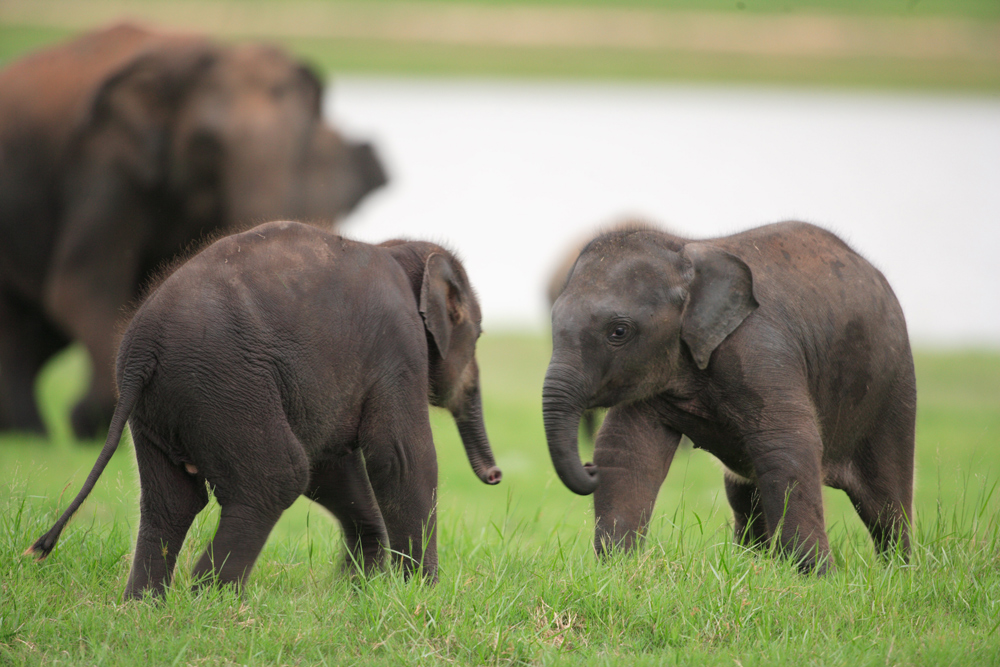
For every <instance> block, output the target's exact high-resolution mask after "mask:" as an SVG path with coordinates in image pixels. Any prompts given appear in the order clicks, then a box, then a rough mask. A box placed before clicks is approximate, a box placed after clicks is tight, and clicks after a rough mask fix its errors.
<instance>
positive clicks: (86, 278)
mask: <svg viewBox="0 0 1000 667" xmlns="http://www.w3.org/2000/svg"><path fill="white" fill-rule="evenodd" d="M93 171H94V173H89V172H88V173H86V174H83V176H82V180H81V183H80V184H79V192H81V193H85V194H82V195H81V199H82V201H79V202H77V205H76V206H74V207H72V208H71V210H70V211H69V212H68V213H67V220H66V223H65V225H64V226H63V231H62V236H61V237H60V238H59V239H58V242H57V244H56V247H55V250H54V252H53V257H52V264H51V266H50V268H49V273H48V279H47V283H46V286H45V296H44V300H45V308H46V314H47V315H48V316H49V317H50V318H52V319H53V320H54V321H55V322H56V323H57V324H58V325H59V326H60V327H61V328H62V329H63V331H65V332H67V333H68V334H69V335H70V336H71V337H72V338H74V339H76V340H79V341H81V342H82V343H83V344H84V346H86V348H87V352H88V353H89V354H90V360H91V362H92V374H91V381H90V389H89V391H88V392H87V395H86V396H84V398H83V399H82V400H81V401H80V402H79V403H77V405H76V406H75V407H74V408H73V413H72V417H71V420H72V424H73V431H74V433H75V434H76V436H77V437H78V438H94V437H96V436H98V435H99V434H100V433H101V432H102V431H106V430H107V428H108V424H109V423H110V421H111V415H112V413H113V412H114V407H115V384H114V369H115V352H116V350H117V347H118V345H117V341H116V335H115V334H116V323H117V322H118V319H119V318H120V317H121V316H122V315H123V314H124V312H125V309H126V306H127V304H128V303H129V302H130V301H131V300H132V299H133V298H134V297H135V296H136V292H137V290H138V288H139V284H140V282H141V280H142V276H140V275H139V274H140V262H141V256H142V254H143V250H144V246H145V244H146V242H147V239H148V237H149V234H150V230H151V229H152V226H153V222H152V221H151V220H150V219H149V216H148V215H147V213H146V210H145V204H144V201H143V197H142V195H141V194H140V193H137V192H134V188H133V187H132V186H131V185H130V184H129V183H126V182H123V181H122V180H120V179H118V178H117V177H115V178H110V177H108V176H107V174H109V173H117V172H118V170H116V169H111V168H108V169H106V170H104V171H102V170H100V169H95V170H93Z"/></svg>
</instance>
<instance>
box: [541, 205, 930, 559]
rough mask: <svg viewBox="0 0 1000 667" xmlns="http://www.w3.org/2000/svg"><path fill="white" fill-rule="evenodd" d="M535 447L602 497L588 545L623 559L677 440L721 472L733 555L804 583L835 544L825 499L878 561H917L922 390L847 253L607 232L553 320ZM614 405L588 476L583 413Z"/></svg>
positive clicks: (777, 233) (887, 312)
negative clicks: (774, 551)
mask: <svg viewBox="0 0 1000 667" xmlns="http://www.w3.org/2000/svg"><path fill="white" fill-rule="evenodd" d="M552 338H553V341H552V345H553V351H552V361H551V363H550V365H549V369H548V373H547V375H546V378H545V385H544V390H543V412H544V418H545V432H546V437H547V439H548V444H549V451H550V454H551V456H552V462H553V464H554V465H555V468H556V471H557V472H558V473H559V477H560V479H562V481H563V483H564V484H566V486H567V487H569V488H570V489H571V490H572V491H575V492H576V493H579V494H588V493H594V507H595V515H596V536H595V547H596V549H597V551H598V553H603V552H604V551H606V550H607V549H609V548H611V547H619V548H624V549H628V548H631V547H632V546H633V545H634V543H635V542H636V540H637V538H638V536H640V535H641V534H642V532H643V530H644V529H645V526H646V524H647V522H648V521H649V517H650V514H651V512H652V510H653V503H654V501H655V500H656V494H657V491H658V490H659V488H660V485H661V484H662V483H663V480H664V478H665V477H666V475H667V470H668V469H669V467H670V462H671V459H672V458H673V456H674V452H675V451H676V449H677V444H678V442H679V441H680V438H681V434H684V435H687V436H688V437H689V438H690V439H691V440H692V442H693V443H694V445H695V447H700V448H702V449H705V450H707V451H709V452H711V453H712V454H714V455H715V456H716V457H717V458H718V459H719V460H721V461H722V463H724V464H725V466H726V469H727V470H726V473H725V484H726V494H727V496H728V498H729V503H730V505H731V506H732V509H733V515H734V518H735V524H736V537H737V539H738V540H740V541H742V542H744V543H748V544H753V545H763V544H765V543H767V541H769V540H770V539H771V538H772V537H776V538H777V542H778V545H779V547H780V548H781V549H782V550H783V551H784V552H786V553H790V554H792V555H794V556H795V557H796V558H797V559H798V561H799V564H800V567H801V569H803V570H804V571H817V572H823V571H825V570H826V569H827V568H828V567H829V566H830V565H831V563H830V547H829V544H828V542H827V537H826V531H825V527H824V520H823V498H822V495H821V487H822V485H823V484H827V485H829V486H832V487H834V488H838V489H843V490H844V491H846V492H847V494H848V495H849V496H850V498H851V501H852V502H853V503H854V506H855V507H856V508H857V511H858V514H860V515H861V519H862V520H863V521H864V523H865V525H866V526H867V527H868V530H869V532H870V533H871V535H872V537H873V538H874V540H875V544H876V547H877V548H878V550H879V551H880V552H881V553H883V554H884V553H886V552H889V551H891V550H893V549H895V548H899V549H900V551H902V552H903V553H904V554H905V553H907V552H908V550H909V523H908V522H909V521H910V520H911V518H912V509H911V501H912V492H913V450H914V422H915V415H916V381H915V379H914V373H913V356H912V354H911V352H910V344H909V341H908V337H907V333H906V323H905V322H904V320H903V312H902V310H901V309H900V307H899V303H898V302H897V301H896V297H895V296H894V295H893V293H892V290H891V289H890V288H889V285H888V283H887V282H886V280H885V278H884V277H883V276H882V274H881V273H879V271H878V270H876V269H875V268H874V267H872V265H871V264H869V263H868V262H867V261H865V260H864V258H862V257H861V256H860V255H858V254H857V253H855V252H854V251H853V250H851V249H850V248H849V247H848V246H847V245H846V244H844V242H843V241H841V240H840V239H839V238H837V237H836V236H834V235H833V234H830V233H829V232H826V231H824V230H822V229H819V228H817V227H814V226H812V225H808V224H804V223H799V222H785V223H779V224H775V225H768V226H764V227H760V228H757V229H751V230H749V231H747V232H744V233H742V234H736V235H734V236H728V237H725V238H718V239H712V240H707V241H691V240H688V239H683V238H679V237H677V236H673V235H671V234H668V233H666V232H661V231H654V230H645V231H642V230H631V231H628V230H626V231H613V232H610V233H608V234H605V235H603V236H600V237H598V238H597V239H595V240H594V241H592V242H591V243H590V244H589V245H588V246H587V247H586V248H585V249H584V250H583V252H582V253H581V254H580V257H579V258H578V259H577V261H576V264H575V266H574V267H573V269H572V272H571V274H570V277H569V280H568V283H567V285H566V288H565V290H564V291H563V293H562V294H561V296H559V298H558V300H557V301H556V302H555V305H554V306H553V309H552ZM594 407H609V408H611V410H610V411H609V412H608V415H607V418H606V420H605V422H604V425H603V427H602V428H601V430H600V432H599V433H598V435H597V441H596V444H595V450H594V465H592V466H591V465H589V464H588V465H587V466H584V465H581V463H580V458H579V453H578V449H577V441H576V435H577V427H578V424H579V420H580V415H581V414H582V413H583V411H584V410H588V409H590V408H594Z"/></svg>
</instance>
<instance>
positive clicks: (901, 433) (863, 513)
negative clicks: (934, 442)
mask: <svg viewBox="0 0 1000 667" xmlns="http://www.w3.org/2000/svg"><path fill="white" fill-rule="evenodd" d="M915 394H916V390H915V388H914V387H913V384H912V382H897V383H896V385H895V386H894V387H893V390H892V392H891V394H890V397H889V400H887V401H886V402H885V408H884V409H883V410H882V411H881V414H880V415H879V418H878V419H877V420H875V428H874V431H873V433H871V434H870V435H869V437H867V438H866V439H865V440H864V441H862V443H861V446H860V447H858V449H857V450H856V451H855V452H854V456H853V457H852V460H851V473H852V474H851V475H850V476H849V477H848V479H847V480H846V483H845V484H844V485H843V488H844V491H846V492H847V495H848V497H849V498H850V499H851V502H852V503H853V505H854V508H855V509H856V510H857V512H858V516H860V517H861V520H862V521H863V522H864V524H865V526H866V527H867V528H868V532H869V533H870V534H871V536H872V540H873V541H874V543H875V549H876V551H877V552H878V553H879V555H881V556H882V557H889V556H891V555H893V554H894V553H896V552H897V551H898V552H899V553H900V554H901V555H902V556H903V558H908V557H909V552H910V530H911V528H912V522H913V456H914V436H915V423H916V396H915Z"/></svg>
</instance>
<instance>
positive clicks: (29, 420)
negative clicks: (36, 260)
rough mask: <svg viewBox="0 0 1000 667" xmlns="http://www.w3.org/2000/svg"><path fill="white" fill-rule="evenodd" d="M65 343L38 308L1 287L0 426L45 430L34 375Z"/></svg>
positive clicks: (37, 430) (41, 431)
mask: <svg viewBox="0 0 1000 667" xmlns="http://www.w3.org/2000/svg"><path fill="white" fill-rule="evenodd" d="M68 344H69V339H68V338H66V337H65V336H64V335H63V334H62V333H61V332H60V331H59V330H58V329H57V328H56V327H55V326H54V325H52V324H51V323H50V322H49V321H48V320H47V319H46V318H45V316H44V315H43V314H42V313H41V312H40V311H38V309H36V308H34V307H32V306H30V305H28V304H27V303H25V302H23V301H22V300H20V299H17V298H15V297H13V296H10V295H8V294H4V293H3V292H2V291H0V430H6V429H17V430H21V431H33V432H36V433H44V432H45V425H44V424H43V422H42V417H41V414H40V413H39V412H38V406H37V404H36V403H35V379H36V377H37V376H38V372H39V371H40V370H41V369H42V366H43V365H44V364H45V362H46V361H48V360H49V358H50V357H52V355H54V354H55V353H56V352H58V351H59V350H61V349H62V348H64V347H66V345H68Z"/></svg>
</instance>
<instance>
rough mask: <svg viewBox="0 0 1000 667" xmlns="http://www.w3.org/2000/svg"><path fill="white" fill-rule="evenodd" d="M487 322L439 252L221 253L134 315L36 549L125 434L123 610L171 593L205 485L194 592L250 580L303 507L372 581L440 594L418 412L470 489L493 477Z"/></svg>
mask: <svg viewBox="0 0 1000 667" xmlns="http://www.w3.org/2000/svg"><path fill="white" fill-rule="evenodd" d="M480 319H481V315H480V311H479V304H478V302H477V301H476V298H475V295H474V293H473V290H472V287H471V285H470V284H469V280H468V277H467V276H466V273H465V269H464V268H463V267H462V265H461V263H459V261H458V260H457V259H455V257H454V256H453V255H452V254H451V253H449V252H448V251H446V250H444V249H443V248H441V247H439V246H437V245H435V244H432V243H423V242H418V241H408V242H404V241H392V242H387V243H384V244H382V245H381V246H374V245H369V244H366V243H358V242H353V241H349V240H347V239H344V238H341V237H339V236H336V235H333V234H330V233H327V232H324V231H322V230H320V229H317V228H315V227H312V226H309V225H303V224H300V223H294V222H274V223H267V224H264V225H260V226H258V227H255V228H254V229H252V230H249V231H247V232H243V233H241V234H236V235H234V236H230V237H226V238H225V239H222V240H220V241H217V242H216V243H214V244H212V245H211V246H209V247H208V248H206V249H205V250H203V251H202V252H201V253H199V254H198V255H196V256H195V257H193V258H192V259H191V260H189V261H188V262H187V263H185V264H184V265H182V266H181V267H180V268H178V269H177V271H176V272H174V273H173V274H172V275H171V276H170V277H169V278H167V279H166V280H165V281H164V282H163V283H162V284H161V285H160V286H159V287H158V288H157V289H156V290H155V291H154V292H153V293H152V294H151V295H150V296H149V298H148V299H147V300H146V301H145V302H144V303H143V305H142V306H141V307H140V309H139V310H138V312H137V313H136V315H135V317H134V318H133V319H132V322H131V324H130V325H129V328H128V329H127V330H126V332H125V334H124V337H123V339H122V343H121V347H120V349H119V352H118V364H117V381H118V385H119V389H120V393H121V398H120V400H119V402H118V406H117V408H116V411H115V413H114V417H113V419H112V425H111V431H110V433H109V436H108V440H107V442H106V443H105V446H104V449H103V450H102V451H101V455H100V456H99V458H98V461H97V463H96V464H95V467H94V470H93V471H92V472H91V474H90V476H89V477H88V479H87V482H86V484H85V485H84V488H83V490H82V491H81V492H80V494H79V495H78V496H77V497H76V499H75V500H74V501H73V503H72V504H71V506H70V508H69V509H68V510H67V511H66V512H65V513H64V514H63V516H62V517H61V518H60V519H59V521H58V522H57V523H56V525H55V526H54V527H53V528H52V530H50V531H49V532H48V533H46V534H45V535H44V536H43V537H41V538H40V539H39V540H38V541H37V542H36V543H35V544H34V545H33V546H32V548H31V549H30V550H29V551H33V552H34V553H35V554H36V555H38V556H39V557H45V556H46V555H48V553H49V552H50V551H51V550H52V548H53V546H54V545H55V542H56V540H57V539H58V537H59V534H60V532H61V531H62V528H63V527H64V526H65V524H66V522H67V521H68V520H69V518H70V517H71V516H72V514H73V512H74V511H75V510H76V509H77V508H78V507H79V506H80V504H81V503H82V502H83V500H84V499H85V498H86V496H87V494H88V493H89V492H90V490H91V489H92V488H93V485H94V483H95V482H96V481H97V478H98V477H99V476H100V473H101V471H102V470H103V469H104V466H105V465H106V464H107V462H108V460H109V459H110V457H111V455H112V454H113V453H114V451H115V448H116V447H117V446H118V440H119V438H120V436H121V434H122V430H123V428H124V426H125V420H126V419H128V420H129V421H128V423H129V426H130V430H131V433H132V438H133V441H134V443H135V453H136V460H137V462H138V469H139V480H140V484H141V487H142V495H141V499H140V521H139V534H138V537H137V540H136V549H135V557H134V562H133V566H132V573H131V575H130V576H129V581H128V585H127V587H126V591H125V596H126V598H133V597H141V596H142V595H143V593H144V592H145V591H151V592H152V593H153V594H156V595H161V594H162V593H163V592H164V590H165V587H166V586H167V585H168V584H169V581H170V578H171V575H172V571H173V567H174V563H175V559H176V557H177V552H178V551H179V549H180V547H181V544H182V543H183V541H184V537H185V535H186V533H187V531H188V528H189V527H190V525H191V522H192V521H193V520H194V518H195V516H196V515H197V514H198V513H199V512H200V511H201V510H202V508H203V507H204V506H205V504H206V502H207V500H208V498H207V493H206V482H207V483H208V485H210V486H211V487H212V489H213V492H214V494H215V497H216V498H217V499H218V501H219V504H220V506H221V508H222V509H221V518H220V521H219V527H218V530H217V531H216V534H215V537H214V539H213V540H212V544H211V545H210V546H209V548H208V549H207V550H206V552H205V554H204V556H202V558H201V560H200V561H199V563H198V564H197V566H196V567H195V577H196V579H200V578H201V577H202V576H206V575H207V576H212V577H213V578H214V579H215V580H217V581H219V582H221V583H237V584H238V583H241V582H243V581H244V580H245V578H246V577H247V576H248V574H249V572H250V569H251V568H252V567H253V564H254V561H255V560H256V558H257V556H258V554H259V552H260V550H261V548H262V547H263V546H264V542H265V541H266V540H267V536H268V534H269V533H270V531H271V528H272V527H273V526H274V524H275V522H276V521H277V520H278V518H279V517H280V516H281V513H282V512H283V511H284V510H285V509H286V508H287V507H289V506H290V505H291V504H292V502H294V501H295V499H296V498H298V497H299V496H300V495H303V494H305V495H306V496H308V497H309V498H311V499H313V500H315V501H316V502H318V503H320V504H321V505H323V506H324V507H326V508H327V509H329V510H330V512H331V513H333V514H334V516H336V517H337V518H338V519H339V520H340V522H341V524H342V526H343V528H344V533H345V538H346V542H347V546H348V548H349V550H350V552H351V558H354V559H357V560H358V561H359V562H363V564H364V566H365V568H366V569H370V568H371V567H375V566H378V565H379V564H381V563H384V562H385V561H386V558H387V553H388V549H391V550H392V553H393V559H394V560H396V561H398V562H400V564H401V565H402V566H403V567H404V568H405V569H406V570H408V571H414V570H422V571H423V573H424V574H425V575H426V576H428V577H430V578H432V579H433V578H436V572H437V548H436V543H437V542H436V539H437V538H436V533H435V518H434V517H435V514H434V508H435V502H436V499H435V494H436V490H437V459H436V456H435V452H434V443H433V440H432V436H431V427H430V421H429V415H428V402H430V403H432V404H433V405H436V406H440V407H444V408H446V409H448V410H449V411H450V412H451V413H452V415H453V416H454V418H455V422H456V424H457V426H458V430H459V433H460V435H461V437H462V442H463V444H464V445H465V448H466V453H467V454H468V457H469V461H470V463H471V464H472V467H473V470H474V472H475V473H476V475H477V476H478V477H479V478H480V479H481V480H482V481H483V482H485V483H487V484H496V483H497V482H499V481H500V470H499V469H498V468H497V467H496V466H495V463H494V460H493V454H492V451H491V449H490V445H489V440H488V439H487V436H486V428H485V425H484V422H483V415H482V401H481V398H480V387H479V370H478V366H477V364H476V359H475V348H476V341H477V339H478V338H479V334H480V332H481V328H480Z"/></svg>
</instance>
